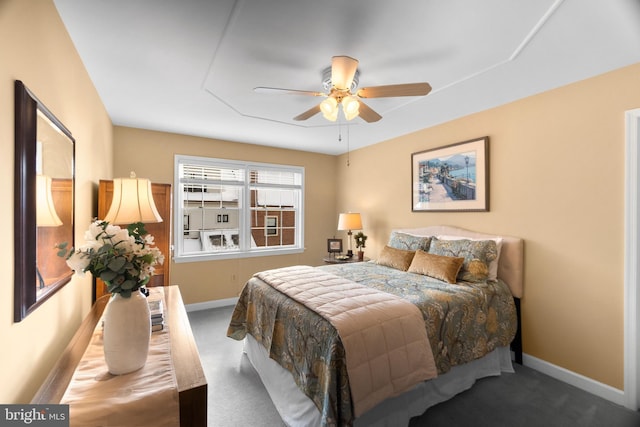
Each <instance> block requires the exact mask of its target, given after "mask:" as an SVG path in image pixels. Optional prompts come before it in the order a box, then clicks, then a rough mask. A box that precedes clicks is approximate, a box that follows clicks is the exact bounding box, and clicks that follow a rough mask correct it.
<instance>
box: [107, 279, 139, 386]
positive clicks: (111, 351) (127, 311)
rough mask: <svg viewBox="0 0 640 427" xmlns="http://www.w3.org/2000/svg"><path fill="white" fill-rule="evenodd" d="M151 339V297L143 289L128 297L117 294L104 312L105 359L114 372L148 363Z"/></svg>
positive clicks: (137, 367) (128, 369)
mask: <svg viewBox="0 0 640 427" xmlns="http://www.w3.org/2000/svg"><path fill="white" fill-rule="evenodd" d="M150 339H151V315H150V314H149V304H148V303H147V298H146V297H145V296H144V295H143V294H142V293H141V292H139V291H135V292H133V293H132V294H131V297H130V298H124V297H122V296H121V295H120V294H115V295H114V296H112V297H111V299H110V300H109V304H107V308H106V311H105V314H104V330H103V346H104V358H105V361H106V362H107V367H108V368H109V372H110V373H112V374H113V375H122V374H128V373H129V372H133V371H136V370H138V369H140V368H142V367H143V366H144V364H145V363H146V361H147V354H148V353H149V340H150Z"/></svg>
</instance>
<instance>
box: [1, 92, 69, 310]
mask: <svg viewBox="0 0 640 427" xmlns="http://www.w3.org/2000/svg"><path fill="white" fill-rule="evenodd" d="M15 89H16V105H15V107H16V148H15V149H16V152H15V157H16V158H15V160H16V165H15V168H16V182H15V186H16V189H15V225H16V227H15V247H16V254H15V255H16V270H15V310H14V311H15V314H14V320H15V321H17V322H18V321H20V320H22V319H23V318H24V317H25V316H26V315H27V314H29V313H30V312H31V311H32V310H34V309H35V308H36V307H37V306H38V305H40V304H41V303H42V302H44V301H45V300H46V299H47V298H48V297H50V296H51V295H52V294H53V293H55V292H56V291H57V290H59V289H60V288H61V287H62V286H64V285H65V284H66V283H67V282H69V280H71V276H72V274H73V271H71V269H69V267H68V266H67V264H66V262H65V260H64V258H61V257H59V256H57V250H56V248H55V246H56V244H59V243H65V242H66V243H67V244H68V245H69V247H71V246H73V229H74V209H73V206H74V170H75V169H74V153H75V140H74V139H73V137H72V136H71V132H69V130H67V128H66V127H64V126H63V125H62V123H60V121H59V120H58V119H57V118H56V117H55V116H54V115H53V114H52V113H51V112H50V111H49V110H48V109H47V108H46V107H45V106H44V105H43V104H42V103H41V102H40V101H39V100H38V99H37V98H36V97H35V96H34V95H33V94H32V93H31V92H30V91H29V89H27V88H26V87H25V86H24V85H23V84H22V82H20V81H16V87H15Z"/></svg>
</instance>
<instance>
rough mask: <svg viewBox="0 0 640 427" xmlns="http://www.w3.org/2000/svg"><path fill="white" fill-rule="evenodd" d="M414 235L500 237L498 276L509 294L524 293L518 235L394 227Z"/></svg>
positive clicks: (443, 227) (436, 227)
mask: <svg viewBox="0 0 640 427" xmlns="http://www.w3.org/2000/svg"><path fill="white" fill-rule="evenodd" d="M393 231H400V232H403V233H407V234H413V235H415V236H438V235H447V236H460V237H468V238H471V239H494V238H501V239H502V249H501V251H500V258H499V260H498V278H500V279H502V280H503V281H504V282H505V283H506V284H507V285H509V289H511V294H512V295H513V296H514V297H516V298H522V295H523V294H524V241H523V240H522V239H520V238H518V237H512V236H499V235H493V234H485V233H478V232H476V231H471V230H466V229H464V228H459V227H452V226H448V225H433V226H429V227H423V228H405V229H394V230H393Z"/></svg>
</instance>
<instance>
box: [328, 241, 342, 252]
mask: <svg viewBox="0 0 640 427" xmlns="http://www.w3.org/2000/svg"><path fill="white" fill-rule="evenodd" d="M327 252H329V253H330V254H339V253H341V252H342V239H327Z"/></svg>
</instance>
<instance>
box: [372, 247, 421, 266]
mask: <svg viewBox="0 0 640 427" xmlns="http://www.w3.org/2000/svg"><path fill="white" fill-rule="evenodd" d="M415 253H416V252H415V251H406V250H404V249H396V248H392V247H391V246H385V247H384V248H382V251H381V252H380V256H379V257H378V261H377V263H378V264H379V265H384V266H386V267H391V268H395V269H397V270H402V271H407V269H408V268H409V266H410V265H411V261H412V260H413V256H414V255H415Z"/></svg>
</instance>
